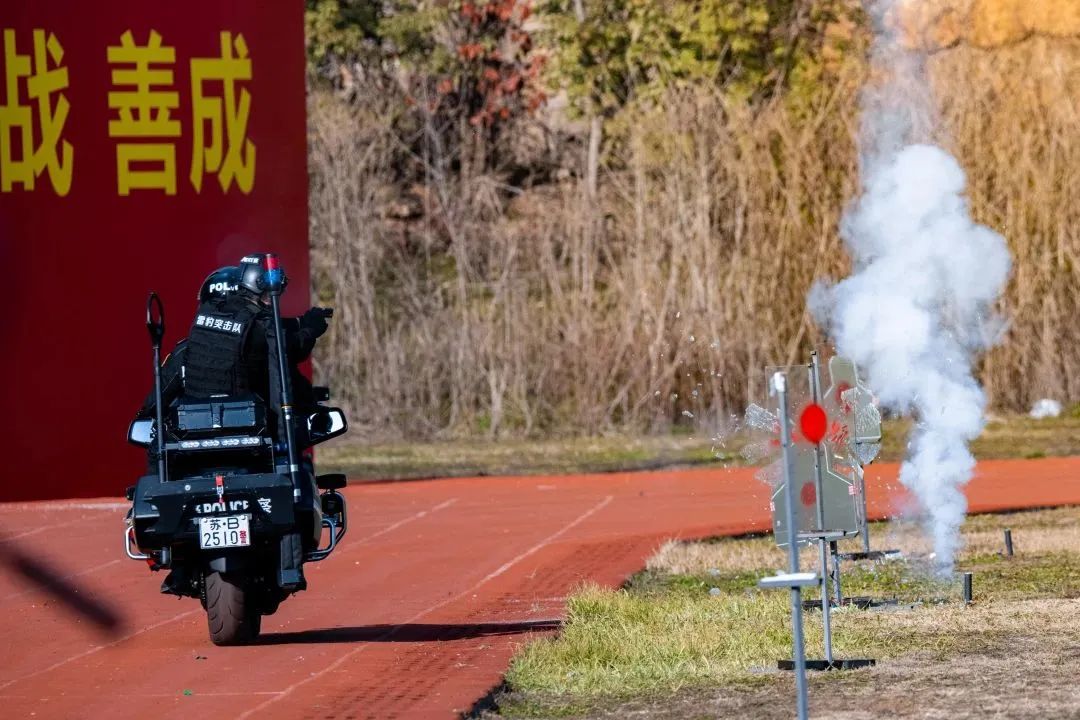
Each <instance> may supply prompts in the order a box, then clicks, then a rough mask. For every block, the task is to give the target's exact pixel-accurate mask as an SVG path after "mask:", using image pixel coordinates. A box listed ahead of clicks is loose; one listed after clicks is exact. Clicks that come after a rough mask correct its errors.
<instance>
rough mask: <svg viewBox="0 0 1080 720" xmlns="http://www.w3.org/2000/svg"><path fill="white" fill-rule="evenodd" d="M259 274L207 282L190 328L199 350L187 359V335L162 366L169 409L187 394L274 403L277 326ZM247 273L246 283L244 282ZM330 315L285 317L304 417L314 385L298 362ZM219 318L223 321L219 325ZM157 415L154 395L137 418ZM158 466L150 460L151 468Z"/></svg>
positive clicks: (238, 273) (222, 273)
mask: <svg viewBox="0 0 1080 720" xmlns="http://www.w3.org/2000/svg"><path fill="white" fill-rule="evenodd" d="M261 259H262V256H260V255H252V256H247V257H245V260H258V261H260V262H261ZM248 265H251V263H248ZM259 270H260V268H255V269H253V268H251V267H247V268H244V267H235V266H230V267H222V268H218V269H217V270H215V271H214V272H212V273H210V275H208V276H207V278H206V280H204V281H203V284H202V287H201V288H200V290H199V296H198V301H199V306H198V310H197V311H196V315H195V322H194V324H193V326H192V333H193V335H194V334H195V331H196V330H197V331H198V338H199V339H198V342H197V348H198V349H197V351H196V352H195V353H194V355H191V356H190V357H193V358H194V361H192V360H191V359H189V346H190V345H191V342H190V341H191V337H188V338H184V339H182V340H180V341H179V342H178V343H177V344H176V347H175V348H174V349H173V351H172V352H171V353H170V354H169V356H168V357H167V358H166V359H165V361H164V362H163V363H162V368H161V389H162V398H163V402H164V405H165V407H168V406H169V405H171V404H172V402H173V401H174V400H175V399H176V398H177V397H179V396H180V395H183V394H187V395H192V396H195V397H208V396H209V395H215V394H226V395H230V394H234V393H240V392H255V393H257V394H258V395H259V396H260V397H262V398H263V400H265V401H269V400H270V393H271V391H272V390H273V391H274V394H275V395H276V387H273V386H272V384H271V383H270V382H269V379H270V378H269V373H268V367H269V357H270V356H269V353H270V352H271V350H273V351H274V352H275V353H276V346H274V345H273V343H272V342H268V341H267V338H268V337H272V333H273V323H272V322H271V320H272V319H271V317H270V310H269V307H268V306H267V305H266V303H265V301H266V299H267V297H266V295H265V293H263V292H261V291H260V290H259V288H258V283H259V278H260V276H261V275H260V272H259ZM245 275H246V276H247V280H246V283H247V284H244V278H245ZM329 315H330V311H328V310H325V309H323V308H318V307H313V308H311V309H310V310H308V311H307V312H306V313H304V314H303V315H302V316H301V317H299V318H284V319H283V326H284V330H285V345H286V355H287V356H288V362H287V366H288V367H289V375H290V380H291V383H292V388H293V396H294V397H293V400H294V404H295V405H296V407H297V412H298V415H299V416H300V417H303V416H304V415H305V414H306V413H305V410H307V409H308V408H313V407H314V405H315V398H314V390H313V388H312V386H311V382H310V381H309V380H308V379H307V378H306V377H304V375H303V374H302V373H301V372H300V369H299V364H300V363H302V362H304V361H305V360H307V359H308V357H310V355H311V351H312V349H313V348H314V347H315V341H316V340H317V339H318V338H319V337H321V336H322V335H323V334H324V333H325V332H326V329H327V321H326V319H327V317H329ZM200 317H201V318H202V322H201V323H200ZM246 318H250V320H249V319H246ZM218 319H221V323H220V327H218V323H217V320H218ZM208 320H209V324H208V322H207V321H208ZM226 322H228V323H229V324H228V325H226ZM252 323H253V325H252ZM245 325H247V327H245ZM268 330H269V333H270V334H269V335H268V333H267V331H268ZM215 331H216V332H215ZM192 378H194V381H192ZM153 415H154V393H153V391H151V392H150V393H149V395H147V397H146V400H145V401H144V402H143V405H142V408H141V409H140V410H139V413H138V416H137V417H140V418H146V417H153ZM155 462H156V460H153V459H151V468H152V467H153V465H154V463H155Z"/></svg>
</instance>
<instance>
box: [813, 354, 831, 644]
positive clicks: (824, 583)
mask: <svg viewBox="0 0 1080 720" xmlns="http://www.w3.org/2000/svg"><path fill="white" fill-rule="evenodd" d="M818 370H819V367H818V354H817V351H814V352H812V353H810V394H811V398H812V400H813V401H814V402H815V403H818V402H820V400H821V388H820V387H819V377H820V376H819V375H818ZM821 466H822V462H821V444H820V443H819V444H818V445H816V446H814V495H815V496H816V498H815V499H816V501H817V502H816V503H815V504H816V505H817V530H818V532H825V498H824V497H822V493H821V490H822V486H823V485H824V483H823V482H822V478H821ZM818 560H819V562H820V564H821V624H822V626H823V628H824V631H825V662H827V663H832V661H833V654H832V618H831V617H830V613H829V552H828V544H827V543H826V541H825V538H823V537H822V538H819V539H818Z"/></svg>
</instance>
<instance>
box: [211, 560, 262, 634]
mask: <svg viewBox="0 0 1080 720" xmlns="http://www.w3.org/2000/svg"><path fill="white" fill-rule="evenodd" d="M206 623H207V627H208V628H209V630H210V640H211V641H212V642H213V643H214V644H215V645H246V644H247V643H250V642H253V641H254V640H255V638H257V637H258V636H259V630H260V629H261V626H262V617H261V616H260V614H259V610H258V608H257V607H256V604H255V598H254V593H252V592H251V591H250V590H248V589H247V588H246V587H245V585H244V582H243V579H242V578H237V577H233V576H226V575H223V574H221V573H219V572H210V573H207V574H206Z"/></svg>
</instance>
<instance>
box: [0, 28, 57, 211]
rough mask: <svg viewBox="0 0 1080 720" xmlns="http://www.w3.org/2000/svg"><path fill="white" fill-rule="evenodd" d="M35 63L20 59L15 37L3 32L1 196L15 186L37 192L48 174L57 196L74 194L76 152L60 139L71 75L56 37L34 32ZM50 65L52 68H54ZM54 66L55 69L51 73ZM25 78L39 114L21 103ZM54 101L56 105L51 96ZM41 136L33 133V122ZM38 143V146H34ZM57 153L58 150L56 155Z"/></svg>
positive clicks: (30, 96)
mask: <svg viewBox="0 0 1080 720" xmlns="http://www.w3.org/2000/svg"><path fill="white" fill-rule="evenodd" d="M33 37H34V55H33V60H32V61H31V57H30V56H29V55H19V54H18V52H17V48H16V47H15V31H14V30H4V104H3V105H0V192H11V189H12V187H13V186H14V185H16V184H18V185H21V186H22V187H23V188H24V189H26V190H33V189H34V180H35V179H36V178H38V177H41V173H42V172H44V171H45V170H48V171H49V182H50V183H51V184H52V186H53V190H54V191H55V192H56V194H57V195H61V196H63V195H67V194H68V191H69V190H70V189H71V168H72V159H73V156H74V149H73V148H72V147H71V143H69V142H68V141H67V140H64V141H63V142H61V141H60V134H61V133H62V132H63V130H64V123H65V122H67V116H68V111H69V110H70V109H71V106H70V105H69V104H68V101H67V98H66V97H65V96H64V94H63V92H62V91H63V90H65V89H66V88H67V86H68V71H67V68H66V67H61V66H60V63H61V62H63V60H64V48H63V47H61V45H60V42H59V41H58V40H57V39H56V36H55V35H53V34H52V33H48V34H47V35H46V33H45V31H44V30H34V34H33ZM50 61H51V63H50ZM50 64H51V65H52V68H51V69H50V67H49V66H50ZM21 78H26V95H27V97H28V98H29V99H30V101H31V102H33V101H37V108H36V113H35V108H34V106H33V105H31V104H30V103H27V104H25V105H24V104H23V103H22V102H21V101H20V92H19V81H20V79H21ZM54 95H56V96H57V97H56V100H55V104H54V101H53V96H54ZM35 114H36V117H37V121H38V128H39V131H38V132H37V133H35V132H34V117H35ZM16 138H17V140H18V143H17V144H16ZM35 138H36V139H37V144H36V145H35V143H34V140H35ZM57 150H60V152H59V153H58V152H57Z"/></svg>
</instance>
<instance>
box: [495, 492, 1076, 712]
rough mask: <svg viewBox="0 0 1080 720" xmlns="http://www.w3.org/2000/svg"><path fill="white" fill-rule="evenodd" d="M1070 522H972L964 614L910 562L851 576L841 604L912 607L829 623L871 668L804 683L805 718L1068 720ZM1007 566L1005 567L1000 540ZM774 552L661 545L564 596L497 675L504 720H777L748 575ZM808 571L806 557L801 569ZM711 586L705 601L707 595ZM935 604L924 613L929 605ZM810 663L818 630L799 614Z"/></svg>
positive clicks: (1063, 516)
mask: <svg viewBox="0 0 1080 720" xmlns="http://www.w3.org/2000/svg"><path fill="white" fill-rule="evenodd" d="M1078 519H1080V510H1078V509H1076V508H1060V509H1054V510H1046V511H1037V512H1024V513H1012V514H1001V515H983V516H976V517H972V518H969V520H968V522H967V524H966V525H965V528H964V534H965V539H966V541H967V545H966V548H965V550H964V553H963V555H962V556H961V558H960V561H959V565H960V569H963V570H971V571H973V572H974V573H975V591H976V595H975V597H976V603H975V604H974V605H971V606H965V605H964V604H963V603H961V602H959V598H958V588H957V583H956V582H955V581H949V582H945V581H941V580H938V579H935V578H933V577H931V576H929V575H927V574H926V572H925V569H924V566H923V565H922V564H921V563H920V562H918V561H915V562H886V563H875V564H866V563H864V564H861V565H860V567H858V568H853V567H852V566H850V565H849V566H848V567H847V570H846V572H845V587H847V588H849V590H848V592H849V594H871V595H877V596H879V597H880V596H895V597H898V598H900V599H902V600H904V601H909V602H910V601H922V602H921V603H919V602H917V604H916V605H915V607H914V608H913V609H911V610H901V611H894V612H877V613H870V612H865V611H860V610H855V609H850V608H845V609H842V610H839V611H836V612H835V614H834V616H833V617H834V640H835V643H834V644H835V650H836V653H837V656H838V657H873V658H876V659H878V660H879V661H882V662H881V664H880V665H879V666H878V667H876V668H874V669H873V670H870V671H858V672H853V673H840V674H830V675H828V676H818V677H813V678H812V684H811V703H812V707H813V716H814V717H827V718H838V719H839V718H844V719H854V718H871V717H881V715H882V709H883V708H888V709H889V714H890V715H895V716H897V717H904V718H908V717H910V718H916V717H919V718H926V717H930V718H937V717H941V718H945V717H960V718H969V717H970V718H974V717H985V716H986V715H987V714H989V715H991V716H993V717H1003V718H1024V717H1031V716H1033V713H1035V712H1036V708H1038V711H1039V712H1043V713H1049V714H1043V715H1039V716H1040V717H1075V716H1078V715H1080V694H1077V693H1076V692H1075V689H1074V687H1073V682H1074V681H1073V680H1072V675H1073V673H1072V672H1071V669H1072V667H1071V665H1070V662H1071V659H1074V658H1076V657H1080V626H1077V624H1076V623H1075V622H1074V617H1075V613H1076V612H1077V610H1078V609H1080V601H1077V600H1075V599H1072V598H1078V597H1080V551H1078V550H1077V546H1076V539H1077V535H1078V531H1077V529H1076V525H1077V524H1078V523H1077V520H1078ZM1005 527H1009V528H1011V529H1012V530H1013V535H1014V541H1015V544H1016V550H1017V556H1016V557H1014V558H1012V559H1005V558H1002V557H1000V555H999V554H998V553H999V551H1000V550H1001V549H1002V542H1001V530H1002V529H1003V528H1005ZM874 537H875V541H877V542H880V541H883V540H886V539H888V540H895V541H899V542H902V543H904V544H905V545H904V549H905V550H910V549H912V548H914V550H916V551H917V550H918V549H919V546H918V544H917V543H916V544H914V545H909V544H908V543H909V541H912V540H914V539H915V538H914V535H913V534H912V532H911V528H905V527H901V528H899V529H897V528H892V529H890V528H888V527H886V526H884V525H881V524H879V525H877V526H875V534H874ZM781 559H782V553H780V552H779V551H778V550H777V549H776V548H775V547H774V546H772V544H771V538H752V539H725V540H719V541H714V542H702V543H688V544H683V545H676V544H668V545H666V546H665V547H664V548H662V549H661V551H660V552H659V553H658V554H657V555H656V557H654V558H653V559H652V560H651V561H650V563H649V569H648V570H647V571H646V572H645V573H643V574H642V575H640V576H638V577H637V578H635V580H634V581H633V582H631V584H630V585H629V586H628V589H625V590H620V591H605V590H600V589H596V588H588V589H585V590H583V591H582V592H580V593H579V594H577V595H575V596H574V597H573V598H571V600H570V605H569V607H570V614H569V617H568V621H567V627H566V629H565V631H564V633H563V635H562V636H561V637H560V638H557V639H553V640H543V641H540V642H536V643H533V644H531V645H529V646H528V647H527V648H526V649H525V650H524V651H523V652H522V653H521V654H520V655H519V656H518V657H517V658H516V659H515V663H514V666H513V668H512V670H511V672H510V674H509V675H508V680H509V682H510V685H511V688H512V690H511V691H510V692H509V693H508V694H506V695H504V696H503V698H502V701H501V704H500V707H501V708H502V712H503V714H504V715H506V716H509V717H514V718H551V717H590V718H614V717H631V716H633V717H642V718H647V719H648V720H654V719H655V718H669V717H670V718H674V717H697V718H727V717H754V718H781V717H790V714H791V711H792V710H791V708H792V689H791V681H790V677H789V676H786V675H781V674H778V673H775V672H764V673H762V672H761V671H760V670H755V668H764V667H770V666H772V665H773V663H774V662H775V660H776V659H777V658H780V657H785V656H787V655H788V654H789V653H790V642H791V636H790V628H789V620H788V617H789V616H788V605H787V602H788V599H787V595H786V594H785V593H761V592H760V591H758V590H756V589H754V586H753V583H754V580H755V579H756V577H759V576H760V575H761V574H763V573H764V572H767V571H768V569H769V568H770V567H771V566H774V565H776V564H778V563H777V561H778V560H781ZM808 559H809V558H808ZM710 586H712V587H714V588H716V587H718V588H720V592H719V594H718V595H715V596H712V595H710V594H709V593H708V592H707V590H708V588H709V587H710ZM927 600H933V602H926V601H927ZM806 619H807V626H806V637H807V643H808V652H809V654H810V655H811V656H815V655H818V656H819V655H820V654H821V652H822V648H821V641H820V638H821V627H820V618H819V617H818V616H817V615H815V614H808V615H807V616H806Z"/></svg>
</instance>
